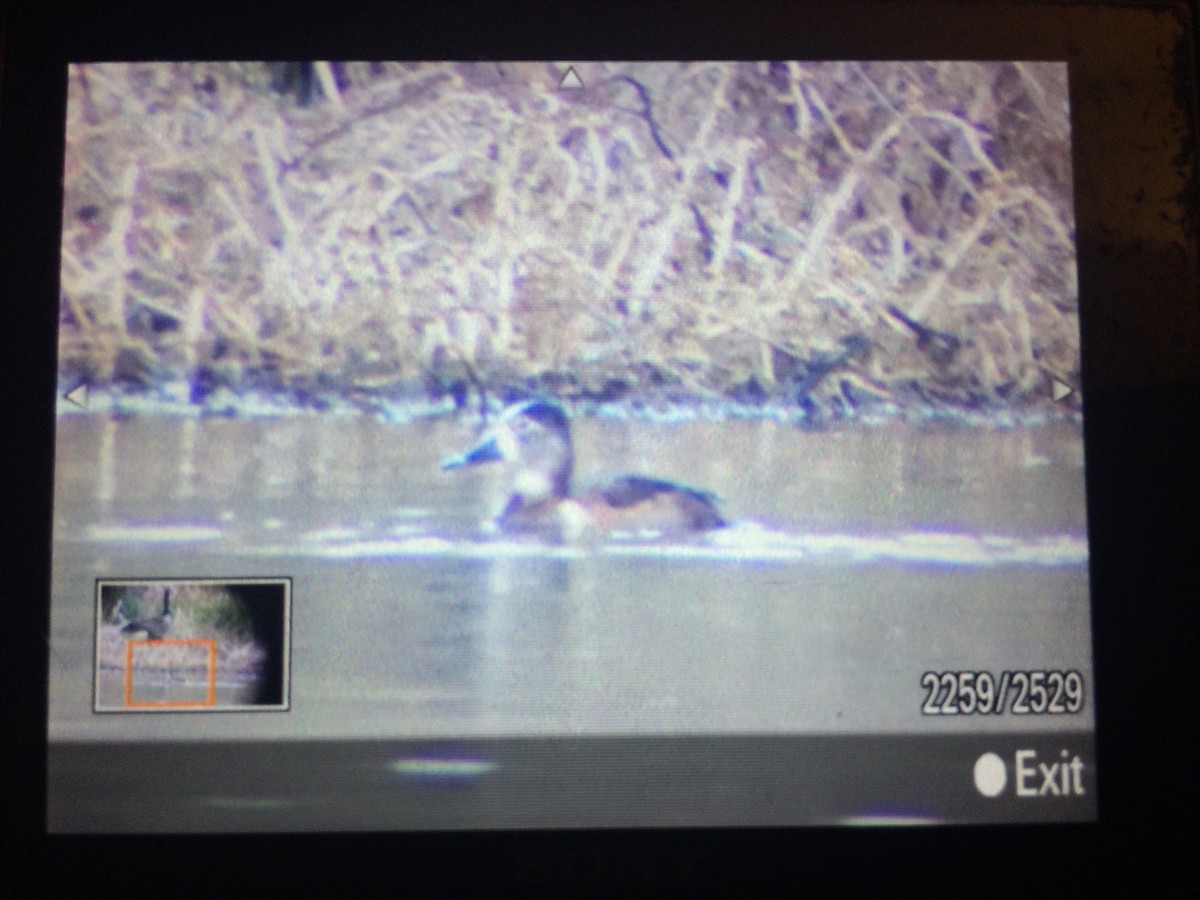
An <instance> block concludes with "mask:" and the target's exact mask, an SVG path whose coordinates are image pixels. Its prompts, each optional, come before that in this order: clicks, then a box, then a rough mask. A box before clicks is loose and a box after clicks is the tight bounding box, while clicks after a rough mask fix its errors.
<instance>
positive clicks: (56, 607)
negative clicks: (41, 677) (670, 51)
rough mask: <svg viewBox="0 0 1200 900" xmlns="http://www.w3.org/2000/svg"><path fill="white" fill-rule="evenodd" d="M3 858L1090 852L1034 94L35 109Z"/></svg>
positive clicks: (1074, 553)
mask: <svg viewBox="0 0 1200 900" xmlns="http://www.w3.org/2000/svg"><path fill="white" fill-rule="evenodd" d="M65 127H66V151H65V159H64V165H63V173H64V174H63V179H64V180H63V187H64V208H63V230H62V255H61V299H60V302H61V307H60V318H59V361H58V398H57V410H58V415H57V440H56V451H55V452H56V457H55V486H54V490H55V494H54V543H53V574H52V599H51V631H52V634H51V647H50V649H51V652H50V671H49V679H50V692H49V723H48V728H49V731H48V739H49V764H48V780H49V784H48V826H49V829H50V830H51V831H52V832H70V833H107V832H155V831H161V832H230V831H237V832H240V831H315V830H340V831H346V830H439V829H469V830H478V829H496V828H501V829H507V828H595V827H660V826H662V827H666V826H671V827H677V826H729V825H761V826H777V825H808V824H821V825H827V824H872V823H884V824H908V823H992V822H1043V821H1090V820H1093V819H1094V818H1095V816H1096V762H1095V747H1094V723H1095V720H1094V703H1093V671H1092V654H1091V647H1092V637H1091V620H1090V616H1091V610H1090V602H1089V582H1088V540H1087V515H1086V509H1087V508H1086V502H1085V501H1086V498H1085V490H1084V449H1083V398H1082V395H1081V378H1080V369H1081V363H1080V359H1081V356H1080V327H1079V297H1078V286H1077V282H1078V279H1077V271H1076V256H1075V219H1074V205H1073V175H1072V145H1071V118H1070V104H1069V73H1068V68H1067V65H1066V64H1065V63H1062V62H1045V61H1041V62H1033V61H994V62H971V61H959V62H955V61H940V62H922V61H890V62H880V61H873V62H855V61H840V62H831V61H824V62H806V61H797V60H783V61H755V60H744V61H690V62H619V61H581V62H569V61H568V62H548V61H546V62H512V63H508V62H419V63H413V62H410V63H396V62H372V63H368V62H348V63H341V62H297V63H261V62H245V63H233V62H220V63H215V62H214V63H206V62H188V63H183V62H172V63H153V62H148V63H86V64H83V63H81V64H75V65H72V66H71V67H70V72H69V78H68V100H67V118H66V123H65Z"/></svg>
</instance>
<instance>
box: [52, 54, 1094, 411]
mask: <svg viewBox="0 0 1200 900" xmlns="http://www.w3.org/2000/svg"><path fill="white" fill-rule="evenodd" d="M299 71H302V72H306V73H307V74H308V77H309V79H310V80H309V81H306V82H305V83H304V87H303V88H302V89H300V90H297V89H296V88H295V84H294V83H293V82H292V81H287V82H280V80H279V79H278V77H277V76H278V72H276V73H275V75H276V78H275V80H274V81H273V80H272V74H271V72H270V71H269V70H268V67H266V66H264V65H261V64H251V63H246V64H224V63H223V64H209V63H172V64H103V65H82V66H75V67H73V69H72V72H71V78H70V97H69V115H68V134H67V157H66V169H65V210H64V234H63V260H62V330H61V358H62V367H63V370H64V373H65V374H66V375H68V376H76V377H83V378H87V379H89V380H90V381H92V382H93V383H94V384H100V385H103V384H112V383H120V384H125V385H127V386H128V385H132V386H134V388H135V389H138V388H141V387H146V386H150V385H153V384H155V383H158V382H160V381H164V380H171V379H186V380H187V381H189V382H190V384H191V386H192V400H193V402H196V403H203V402H204V400H205V398H206V396H207V395H208V394H209V393H210V392H211V390H212V389H213V388H215V387H219V386H224V387H228V388H231V389H233V390H234V391H243V390H251V389H254V390H267V391H272V392H284V393H286V392H289V391H295V390H303V391H305V392H311V391H329V392H338V393H341V394H343V395H347V396H349V395H355V396H367V397H370V396H375V395H379V396H387V397H405V396H412V395H414V394H415V393H417V392H425V391H431V392H433V393H434V394H439V393H441V392H444V391H455V392H456V393H458V394H460V395H461V393H462V391H463V390H464V386H465V385H466V384H467V383H468V382H469V380H470V379H474V378H476V377H477V378H478V379H479V380H481V381H482V382H483V383H485V384H487V385H488V386H489V387H491V388H493V389H496V390H500V389H502V388H504V387H512V386H523V387H527V388H528V387H533V388H537V389H540V390H546V391H550V392H553V393H556V394H558V395H560V396H562V397H564V398H567V399H571V398H589V397H590V398H598V399H613V400H619V399H623V398H631V397H639V396H647V395H651V394H654V395H658V396H666V397H667V398H668V399H687V398H707V397H714V396H717V397H733V398H735V399H738V400H743V401H750V402H761V401H766V400H771V399H776V400H777V399H785V400H786V401H787V402H789V403H790V402H793V401H794V402H809V401H810V400H811V398H817V400H822V398H824V401H825V402H827V401H829V400H830V398H832V399H834V400H837V401H839V402H843V403H846V404H849V406H853V405H855V404H857V403H858V402H867V401H870V400H872V399H880V400H888V401H890V402H894V403H897V404H898V405H900V406H901V407H904V406H906V405H910V404H916V405H920V404H926V405H938V404H944V405H947V406H950V407H958V408H976V409H996V408H1005V407H1021V406H1030V405H1039V404H1047V405H1048V404H1049V402H1050V395H1051V388H1050V385H1051V383H1052V379H1061V380H1063V381H1066V382H1068V383H1071V384H1074V385H1078V383H1079V327H1078V317H1077V295H1076V272H1075V258H1074V250H1073V241H1074V219H1073V212H1072V205H1071V158H1070V140H1069V138H1070V135H1069V118H1068V113H1067V83H1066V70H1065V67H1063V66H1059V65H1054V64H1043V63H937V64H925V63H794V62H792V63H678V64H676V63H671V64H666V63H654V64H650V63H642V64H584V65H580V66H578V67H577V71H578V72H579V74H580V75H581V77H582V78H583V81H584V83H585V88H584V89H583V90H578V91H562V90H558V89H556V85H557V84H558V80H559V78H560V77H561V76H562V73H563V71H564V68H563V67H562V66H556V65H549V64H539V63H521V64H507V63H505V64H494V63H477V64H470V65H465V64H449V63H447V64H316V65H315V66H313V67H310V68H308V69H301V70H299ZM281 91H286V93H284V92H281ZM297 98H300V100H298V99H297ZM301 101H306V102H301ZM889 308H890V309H891V310H894V311H898V312H899V313H900V315H899V316H897V315H895V314H894V312H893V311H890V309H889ZM906 319H907V320H908V321H906ZM921 329H927V330H928V332H929V333H928V334H926V335H925V336H924V337H923V336H922V335H923V332H922V330H921ZM938 335H941V336H943V337H946V338H949V340H938V339H936V336H938Z"/></svg>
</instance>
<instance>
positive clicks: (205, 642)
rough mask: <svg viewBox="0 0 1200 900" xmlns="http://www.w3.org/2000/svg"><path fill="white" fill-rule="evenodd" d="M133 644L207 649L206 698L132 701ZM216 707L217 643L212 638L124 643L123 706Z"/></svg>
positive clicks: (160, 707)
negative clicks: (199, 699) (200, 699)
mask: <svg viewBox="0 0 1200 900" xmlns="http://www.w3.org/2000/svg"><path fill="white" fill-rule="evenodd" d="M135 644H141V645H146V646H156V647H162V646H167V645H174V646H200V647H206V648H207V649H208V696H207V697H206V698H205V699H204V700H202V701H192V700H136V701H135V700H134V699H133V648H134V645H135ZM216 705H217V642H216V641H215V640H213V639H212V638H195V639H188V640H162V641H126V642H125V706H126V707H127V708H132V709H147V708H151V709H172V708H175V709H178V708H186V709H197V708H207V707H210V706H216Z"/></svg>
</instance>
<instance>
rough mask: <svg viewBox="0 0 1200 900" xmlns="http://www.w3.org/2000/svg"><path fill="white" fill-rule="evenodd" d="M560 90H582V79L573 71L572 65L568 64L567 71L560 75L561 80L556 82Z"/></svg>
mask: <svg viewBox="0 0 1200 900" xmlns="http://www.w3.org/2000/svg"><path fill="white" fill-rule="evenodd" d="M558 89H559V90H560V91H582V90H583V79H582V78H580V77H579V75H578V74H577V73H576V72H575V67H574V66H568V67H567V72H566V74H565V75H563V77H562V81H560V82H559V83H558Z"/></svg>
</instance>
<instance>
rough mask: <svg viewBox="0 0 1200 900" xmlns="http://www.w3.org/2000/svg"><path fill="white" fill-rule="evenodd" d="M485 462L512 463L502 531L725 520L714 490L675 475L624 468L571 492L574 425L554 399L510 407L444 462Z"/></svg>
mask: <svg viewBox="0 0 1200 900" xmlns="http://www.w3.org/2000/svg"><path fill="white" fill-rule="evenodd" d="M485 462H506V463H509V464H511V465H512V466H513V468H514V475H513V483H512V492H511V493H510V495H509V497H508V502H507V503H506V504H505V505H504V509H503V510H502V511H501V512H500V515H499V516H497V517H496V519H495V525H496V526H497V527H499V528H500V529H502V530H504V531H509V532H519V533H535V534H540V535H543V536H548V537H559V538H567V539H575V538H577V537H579V536H581V535H583V534H585V533H588V532H592V533H595V532H601V533H613V532H630V533H646V532H653V533H659V534H664V533H676V534H677V533H680V532H696V531H708V530H710V529H713V528H722V527H724V526H725V525H726V522H725V520H724V519H723V518H722V517H721V514H720V512H719V511H718V510H717V505H716V499H717V498H716V497H715V496H714V495H713V494H710V493H709V492H707V491H701V490H697V489H696V488H691V487H687V486H685V485H682V484H676V483H675V482H673V481H664V480H661V479H658V478H646V477H644V476H641V475H623V476H621V477H619V478H615V479H612V480H611V481H609V482H608V483H606V484H603V485H599V486H596V487H591V488H588V489H586V490H584V491H582V492H581V493H579V494H572V493H571V470H572V468H573V467H574V465H575V452H574V448H573V446H572V443H571V426H570V423H569V421H568V420H567V414H566V413H565V412H564V411H563V408H562V407H561V406H559V405H558V404H557V403H555V402H553V401H551V400H544V399H539V400H529V401H526V402H524V403H521V404H518V405H516V406H513V407H510V408H509V409H508V410H506V411H505V412H504V414H503V415H502V416H501V417H500V419H499V421H498V422H497V423H496V425H495V426H494V427H493V428H491V429H490V430H489V431H488V432H487V433H485V434H484V435H483V437H482V438H481V439H480V441H479V442H478V443H477V444H476V445H475V446H474V447H472V448H471V449H470V450H467V451H466V452H465V453H462V454H460V455H458V456H452V457H450V458H449V459H446V460H445V461H444V462H443V463H442V468H443V469H457V468H461V467H463V466H472V465H477V464H479V463H485Z"/></svg>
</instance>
